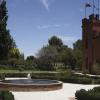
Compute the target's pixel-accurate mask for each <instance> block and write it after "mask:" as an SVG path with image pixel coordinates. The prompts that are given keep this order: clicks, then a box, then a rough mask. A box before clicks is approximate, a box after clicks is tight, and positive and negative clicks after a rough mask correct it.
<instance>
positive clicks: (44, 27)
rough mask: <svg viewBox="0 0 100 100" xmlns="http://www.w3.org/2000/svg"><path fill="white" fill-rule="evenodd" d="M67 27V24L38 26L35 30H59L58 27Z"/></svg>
mask: <svg viewBox="0 0 100 100" xmlns="http://www.w3.org/2000/svg"><path fill="white" fill-rule="evenodd" d="M68 26H69V24H52V25H38V26H37V29H48V28H60V27H68Z"/></svg>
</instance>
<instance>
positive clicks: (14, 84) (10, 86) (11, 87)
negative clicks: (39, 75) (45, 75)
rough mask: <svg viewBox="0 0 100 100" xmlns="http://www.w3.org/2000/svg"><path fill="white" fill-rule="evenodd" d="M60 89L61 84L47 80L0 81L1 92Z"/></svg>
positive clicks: (29, 78)
mask: <svg viewBox="0 0 100 100" xmlns="http://www.w3.org/2000/svg"><path fill="white" fill-rule="evenodd" d="M61 88H62V82H61V81H57V80H48V79H31V77H30V75H29V74H28V79H9V80H4V81H0V90H2V91H52V90H58V89H61Z"/></svg>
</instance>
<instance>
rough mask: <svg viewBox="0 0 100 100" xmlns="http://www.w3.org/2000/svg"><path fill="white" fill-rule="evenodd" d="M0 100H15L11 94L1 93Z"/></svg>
mask: <svg viewBox="0 0 100 100" xmlns="http://www.w3.org/2000/svg"><path fill="white" fill-rule="evenodd" d="M0 100H15V99H14V96H13V95H12V93H11V92H8V91H1V92H0Z"/></svg>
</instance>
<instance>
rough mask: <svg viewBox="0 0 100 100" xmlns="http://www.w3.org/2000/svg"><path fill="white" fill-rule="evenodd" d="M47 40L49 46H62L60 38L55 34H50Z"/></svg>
mask: <svg viewBox="0 0 100 100" xmlns="http://www.w3.org/2000/svg"><path fill="white" fill-rule="evenodd" d="M48 42H49V45H51V46H62V45H63V42H62V40H61V39H60V38H58V37H57V36H52V37H51V38H50V39H49V41H48Z"/></svg>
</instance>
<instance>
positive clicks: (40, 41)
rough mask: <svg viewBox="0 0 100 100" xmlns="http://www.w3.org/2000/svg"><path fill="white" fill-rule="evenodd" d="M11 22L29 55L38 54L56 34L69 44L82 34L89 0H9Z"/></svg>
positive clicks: (10, 25)
mask: <svg viewBox="0 0 100 100" xmlns="http://www.w3.org/2000/svg"><path fill="white" fill-rule="evenodd" d="M6 1H7V8H8V16H9V19H8V26H7V28H8V29H9V30H10V32H11V35H12V37H13V38H14V40H15V41H16V44H17V46H18V48H19V49H20V51H21V52H22V53H24V54H25V56H29V55H35V54H36V53H37V52H38V51H39V50H40V49H41V48H42V47H43V46H45V45H47V43H48V39H50V37H52V36H54V35H56V36H58V37H59V38H61V39H62V40H63V42H64V44H66V45H68V46H69V47H72V46H73V43H74V42H75V41H76V40H78V39H81V37H82V28H81V26H82V23H81V21H82V18H84V15H85V14H84V12H85V11H84V5H85V2H86V0H6Z"/></svg>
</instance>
